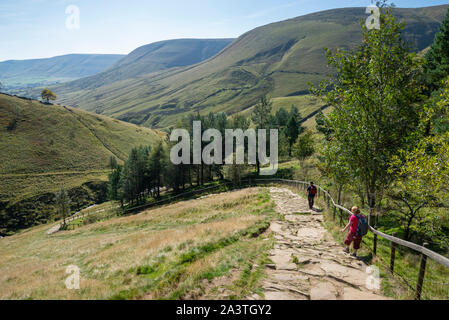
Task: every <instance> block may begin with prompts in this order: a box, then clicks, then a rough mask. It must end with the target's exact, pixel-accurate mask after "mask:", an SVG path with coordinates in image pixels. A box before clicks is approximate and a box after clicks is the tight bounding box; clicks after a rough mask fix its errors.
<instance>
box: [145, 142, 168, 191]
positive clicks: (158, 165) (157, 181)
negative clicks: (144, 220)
mask: <svg viewBox="0 0 449 320" xmlns="http://www.w3.org/2000/svg"><path fill="white" fill-rule="evenodd" d="M165 167H166V159H165V153H164V148H163V146H162V142H159V143H158V144H157V145H156V147H155V148H154V149H153V150H152V151H151V154H150V157H149V158H148V171H149V178H150V181H151V189H152V190H154V191H153V192H154V194H155V197H157V198H159V197H160V196H161V191H160V189H161V187H162V186H163V181H164V170H165Z"/></svg>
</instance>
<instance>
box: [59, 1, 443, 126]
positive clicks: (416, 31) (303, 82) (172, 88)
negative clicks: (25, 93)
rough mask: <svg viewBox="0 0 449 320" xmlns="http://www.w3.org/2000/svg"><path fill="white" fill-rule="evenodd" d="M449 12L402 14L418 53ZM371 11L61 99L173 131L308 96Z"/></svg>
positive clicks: (339, 15)
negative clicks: (191, 120)
mask: <svg viewBox="0 0 449 320" xmlns="http://www.w3.org/2000/svg"><path fill="white" fill-rule="evenodd" d="M447 8H448V6H437V7H428V8H419V9H395V11H394V12H395V14H396V15H397V16H398V17H399V18H400V19H401V20H402V21H404V22H406V23H407V27H406V29H405V32H404V37H405V38H406V39H407V40H408V41H409V42H410V43H411V45H412V47H414V48H415V50H416V51H420V50H422V49H424V48H426V47H428V46H429V45H430V43H431V42H432V41H433V37H434V34H435V32H436V31H437V30H438V28H439V25H440V22H441V21H442V19H443V17H444V15H445V13H446V11H447ZM366 18H367V15H366V14H365V8H345V9H336V10H329V11H324V12H318V13H314V14H310V15H306V16H302V17H298V18H294V19H290V20H286V21H282V22H278V23H273V24H270V25H266V26H263V27H260V28H257V29H254V30H252V31H250V32H248V33H246V34H244V35H242V36H241V37H240V38H238V39H237V40H236V41H234V42H233V43H232V44H231V45H230V46H228V47H226V49H224V50H223V51H222V52H220V53H219V54H218V55H216V56H215V57H214V58H212V59H209V60H207V61H205V62H202V63H199V64H197V65H194V66H189V67H185V68H181V69H179V68H176V69H174V68H171V69H168V70H165V71H159V72H155V73H151V74H148V75H144V76H141V77H138V78H130V79H126V80H123V81H118V82H114V83H111V84H108V85H105V86H99V87H97V88H95V89H93V90H76V88H75V90H72V89H73V88H74V87H72V84H66V85H62V86H60V87H57V88H55V91H56V94H57V95H58V96H59V97H60V101H62V102H63V103H65V104H69V105H71V106H74V107H79V108H82V109H86V110H90V111H94V110H96V111H99V112H101V113H103V114H106V115H109V116H113V117H116V118H119V119H122V120H125V121H129V122H133V123H137V124H143V125H145V126H148V127H167V126H169V125H171V124H173V123H174V122H175V121H176V119H177V118H179V116H182V115H185V114H187V113H189V112H191V111H192V110H200V111H201V112H202V113H208V112H211V111H212V112H214V111H218V110H219V111H225V112H227V113H235V112H239V111H242V110H245V109H247V108H249V107H251V106H253V105H254V104H255V103H257V101H258V99H259V98H260V96H261V95H263V94H269V95H270V96H271V97H273V98H276V97H284V96H291V95H300V94H304V93H307V89H308V83H309V82H313V83H316V82H318V81H319V80H320V79H323V77H324V76H325V75H326V74H327V73H328V72H329V70H328V69H327V67H326V63H325V62H326V61H325V55H324V51H323V48H325V47H328V48H333V47H342V48H351V47H353V46H354V45H356V44H358V43H359V42H360V41H361V32H360V22H361V21H362V20H364V19H366Z"/></svg>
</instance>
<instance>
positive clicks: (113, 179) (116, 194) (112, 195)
mask: <svg viewBox="0 0 449 320" xmlns="http://www.w3.org/2000/svg"><path fill="white" fill-rule="evenodd" d="M122 169H123V167H122V166H121V165H117V166H116V167H115V168H114V169H113V170H112V172H111V173H110V174H109V186H108V198H109V200H120V186H121V182H120V177H121V174H122Z"/></svg>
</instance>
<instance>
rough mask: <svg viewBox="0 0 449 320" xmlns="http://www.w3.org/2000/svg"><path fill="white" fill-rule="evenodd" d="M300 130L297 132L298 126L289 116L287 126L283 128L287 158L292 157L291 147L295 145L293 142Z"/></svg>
mask: <svg viewBox="0 0 449 320" xmlns="http://www.w3.org/2000/svg"><path fill="white" fill-rule="evenodd" d="M299 133H300V130H299V124H298V122H296V119H295V118H294V117H293V116H291V117H290V119H289V120H288V122H287V126H286V127H285V130H284V134H285V136H286V137H287V141H288V156H289V157H291V156H292V146H293V144H294V143H295V141H296V140H297V139H298V136H299Z"/></svg>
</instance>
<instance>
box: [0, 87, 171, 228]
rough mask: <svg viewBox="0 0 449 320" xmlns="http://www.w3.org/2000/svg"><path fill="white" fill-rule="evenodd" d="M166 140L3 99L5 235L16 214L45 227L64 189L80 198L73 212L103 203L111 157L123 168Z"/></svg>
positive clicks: (1, 208)
mask: <svg viewBox="0 0 449 320" xmlns="http://www.w3.org/2000/svg"><path fill="white" fill-rule="evenodd" d="M162 136H163V135H162V133H160V132H157V131H154V130H151V129H147V128H142V127H137V126H135V125H132V124H129V123H124V122H121V121H119V120H113V119H110V118H107V117H104V116H99V115H94V114H90V113H88V112H85V111H81V110H75V109H71V108H66V107H62V106H58V105H45V104H42V103H40V102H37V101H32V100H31V101H30V100H25V99H19V98H17V97H12V96H8V95H4V94H0V137H1V139H0V149H1V150H2V152H1V153H0V177H1V181H2V183H1V184H0V232H1V229H4V228H5V225H4V224H3V223H6V222H5V220H7V221H8V224H15V223H13V222H12V221H11V220H10V219H9V218H11V214H14V215H18V216H22V215H23V219H26V218H27V217H28V216H29V215H32V214H34V212H39V213H40V214H42V215H43V217H39V219H38V218H37V217H36V219H37V220H40V219H41V218H42V221H46V220H45V219H46V218H48V217H49V216H51V215H52V213H53V208H51V207H48V204H51V203H52V201H53V197H54V196H53V193H54V192H55V191H57V190H58V189H60V188H61V187H64V188H66V189H69V190H71V191H70V192H72V193H76V194H77V195H78V197H79V199H77V201H78V202H77V203H73V204H72V205H73V208H74V209H76V208H78V207H83V206H85V205H88V204H92V203H93V202H96V201H97V200H101V199H100V198H104V191H105V190H104V188H105V181H106V180H107V174H108V172H109V171H108V168H107V166H108V161H109V158H110V156H111V155H114V156H115V157H116V158H117V159H118V161H119V162H120V161H121V160H124V159H126V158H127V155H128V153H129V152H130V150H131V148H133V147H135V146H138V145H150V144H153V143H155V142H156V141H157V140H159V139H160V138H161V137H162ZM39 208H40V210H39ZM18 219H19V218H18ZM20 219H22V218H20ZM20 219H19V220H20ZM32 220H34V219H32Z"/></svg>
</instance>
